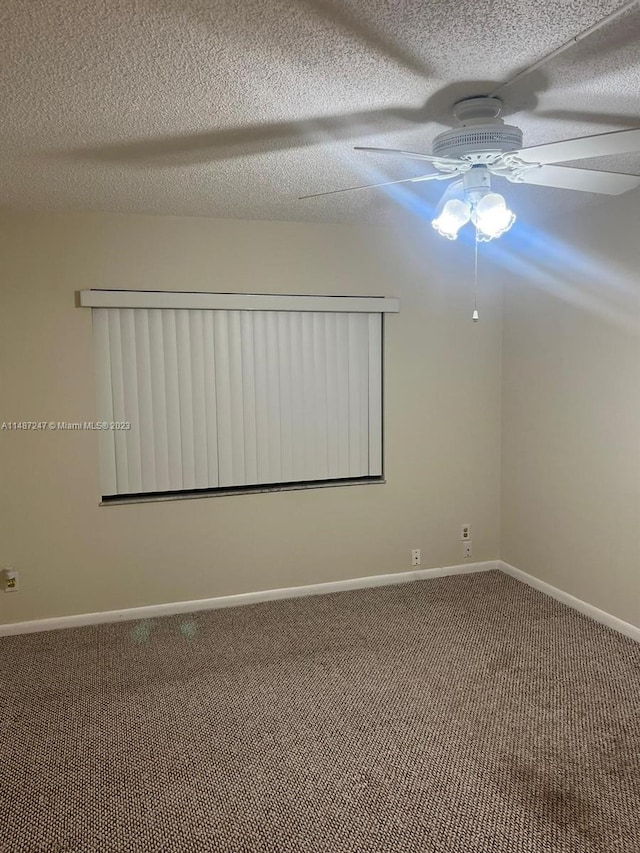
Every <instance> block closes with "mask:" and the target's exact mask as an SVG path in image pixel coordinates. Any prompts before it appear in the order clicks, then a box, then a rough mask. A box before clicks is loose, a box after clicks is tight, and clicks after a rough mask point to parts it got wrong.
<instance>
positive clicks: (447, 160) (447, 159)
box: [353, 145, 463, 166]
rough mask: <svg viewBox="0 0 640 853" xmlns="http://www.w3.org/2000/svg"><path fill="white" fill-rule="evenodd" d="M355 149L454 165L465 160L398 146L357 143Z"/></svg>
mask: <svg viewBox="0 0 640 853" xmlns="http://www.w3.org/2000/svg"><path fill="white" fill-rule="evenodd" d="M353 150H354V151H368V152H369V153H373V154H395V155H396V156H400V157H410V158H411V159H413V160H428V161H429V162H430V163H447V164H450V165H452V166H459V165H460V164H461V163H462V162H463V161H462V160H453V159H451V158H450V157H434V156H433V155H432V154H417V153H416V152H415V151H400V150H399V149H396V148H364V147H363V146H362V145H356V146H355V147H354V149H353Z"/></svg>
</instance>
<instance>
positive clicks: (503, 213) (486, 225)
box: [471, 193, 516, 240]
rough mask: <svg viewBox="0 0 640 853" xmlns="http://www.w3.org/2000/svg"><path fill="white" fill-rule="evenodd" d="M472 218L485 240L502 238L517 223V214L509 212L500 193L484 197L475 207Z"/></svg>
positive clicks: (481, 237) (488, 194)
mask: <svg viewBox="0 0 640 853" xmlns="http://www.w3.org/2000/svg"><path fill="white" fill-rule="evenodd" d="M471 218H472V220H473V224H474V225H475V226H476V228H477V230H478V236H479V238H480V239H484V240H494V239H495V238H496V237H500V236H502V234H504V233H505V232H506V231H508V230H509V228H511V226H512V225H513V223H514V222H515V221H516V216H515V213H513V212H512V211H511V210H509V208H508V207H507V203H506V201H505V200H504V198H503V196H501V195H500V193H487V194H486V195H484V196H483V197H482V198H481V199H480V201H479V202H478V203H477V204H476V205H475V207H474V209H473V213H472V217H471Z"/></svg>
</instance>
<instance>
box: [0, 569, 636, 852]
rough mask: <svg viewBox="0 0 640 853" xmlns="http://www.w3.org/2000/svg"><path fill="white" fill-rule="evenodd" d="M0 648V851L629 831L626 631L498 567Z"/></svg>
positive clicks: (507, 848)
mask: <svg viewBox="0 0 640 853" xmlns="http://www.w3.org/2000/svg"><path fill="white" fill-rule="evenodd" d="M0 655H1V660H2V670H1V688H0V732H1V739H0V751H1V762H0V851H2V853H173V851H175V852H176V853H196V851H197V853H201V851H202V853H204V851H212V853H218V851H219V852H220V853H245V851H246V853H292V851H296V853H377V851H380V853H386V851H394V853H395V852H396V851H397V853H436V851H437V853H525V851H526V853H565V851H566V853H569V851H570V853H609V851H619V852H620V853H636V851H640V645H638V644H635V643H633V642H632V641H631V640H628V639H626V638H624V637H623V636H621V635H619V634H617V633H615V632H613V631H610V630H608V629H606V628H604V627H602V626H600V625H598V624H596V623H594V622H592V621H590V620H588V619H586V618H585V617H583V616H581V615H579V614H577V613H576V612H574V611H572V610H570V609H568V608H566V607H564V606H563V605H561V604H558V603H557V602H555V601H553V600H551V599H549V598H547V597H545V596H543V595H542V594H540V593H538V592H535V591H534V590H532V589H530V588H528V587H526V586H524V585H522V584H520V583H518V582H517V581H514V580H512V579H510V578H508V577H506V576H505V575H502V574H500V573H497V572H489V573H486V574H478V575H467V576H461V577H450V578H441V579H438V580H427V581H418V582H415V583H410V584H406V585H402V586H396V587H385V588H378V589H369V590H358V591H355V592H347V593H340V594H336V595H329V596H317V597H313V598H306V599H296V600H290V601H279V602H271V603H266V604H258V605H254V606H251V607H243V608H234V609H229V610H218V611H211V612H206V613H197V614H190V615H188V616H176V617H168V618H162V619H157V620H152V621H148V622H139V623H133V622H127V623H119V624H112V625H105V626H99V627H89V628H78V629H71V630H66V631H55V632H50V633H46V634H31V635H27V636H22V637H9V638H5V639H3V640H0Z"/></svg>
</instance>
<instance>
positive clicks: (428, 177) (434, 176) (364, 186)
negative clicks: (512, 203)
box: [298, 172, 455, 201]
mask: <svg viewBox="0 0 640 853" xmlns="http://www.w3.org/2000/svg"><path fill="white" fill-rule="evenodd" d="M453 177H455V175H454V173H453V172H452V173H451V174H450V175H442V174H440V172H435V173H434V174H432V175H421V176H420V177H418V178H403V179H402V180H400V181H384V183H382V184H360V185H359V186H357V187H345V188H344V189H342V190H329V191H328V192H324V193H312V194H311V195H301V196H299V198H298V201H302V200H303V199H305V198H318V196H321V195H335V194H336V193H349V192H351V190H372V189H375V188H376V187H390V186H391V185H392V184H417V183H420V182H421V181H443V180H444V181H446V180H447V178H453Z"/></svg>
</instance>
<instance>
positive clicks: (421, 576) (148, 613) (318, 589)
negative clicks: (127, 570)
mask: <svg viewBox="0 0 640 853" xmlns="http://www.w3.org/2000/svg"><path fill="white" fill-rule="evenodd" d="M497 568H498V561H497V560H489V561H487V562H483V563H465V564H463V565H460V566H443V567H440V568H434V569H414V570H413V571H410V572H397V573H393V574H389V575H371V576H370V577H364V578H350V579H348V580H343V581H330V582H329V583H315V584H309V585H307V586H292V587H286V588H284V589H267V590H262V591H260V592H244V593H240V594H238V595H223V596H220V597H218V598H201V599H197V600H195V601H172V602H169V603H168V604H153V605H150V606H147V607H131V608H128V609H126V610H106V611H103V612H98V613H79V614H77V615H74V616H58V617H54V618H52V619H34V620H32V621H29V622H10V623H9V624H6V625H0V637H9V636H13V635H15V634H33V633H35V632H37V631H56V630H59V629H60V628H78V627H80V626H82V625H101V624H104V623H106V622H129V621H132V620H137V619H153V618H154V617H156V616H172V615H174V614H176V613H194V612H196V611H198V610H218V609H220V608H222V607H240V606H241V605H244V604H257V603H258V602H260V601H275V600H276V599H281V598H301V597H303V596H307V595H325V594H326V593H330V592H345V591H346V590H349V589H365V588H366V587H374V586H391V585H393V584H401V583H408V582H409V581H416V580H426V579H427V578H441V577H445V576H446V575H466V574H473V573H475V572H488V571H491V570H492V569H497Z"/></svg>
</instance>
